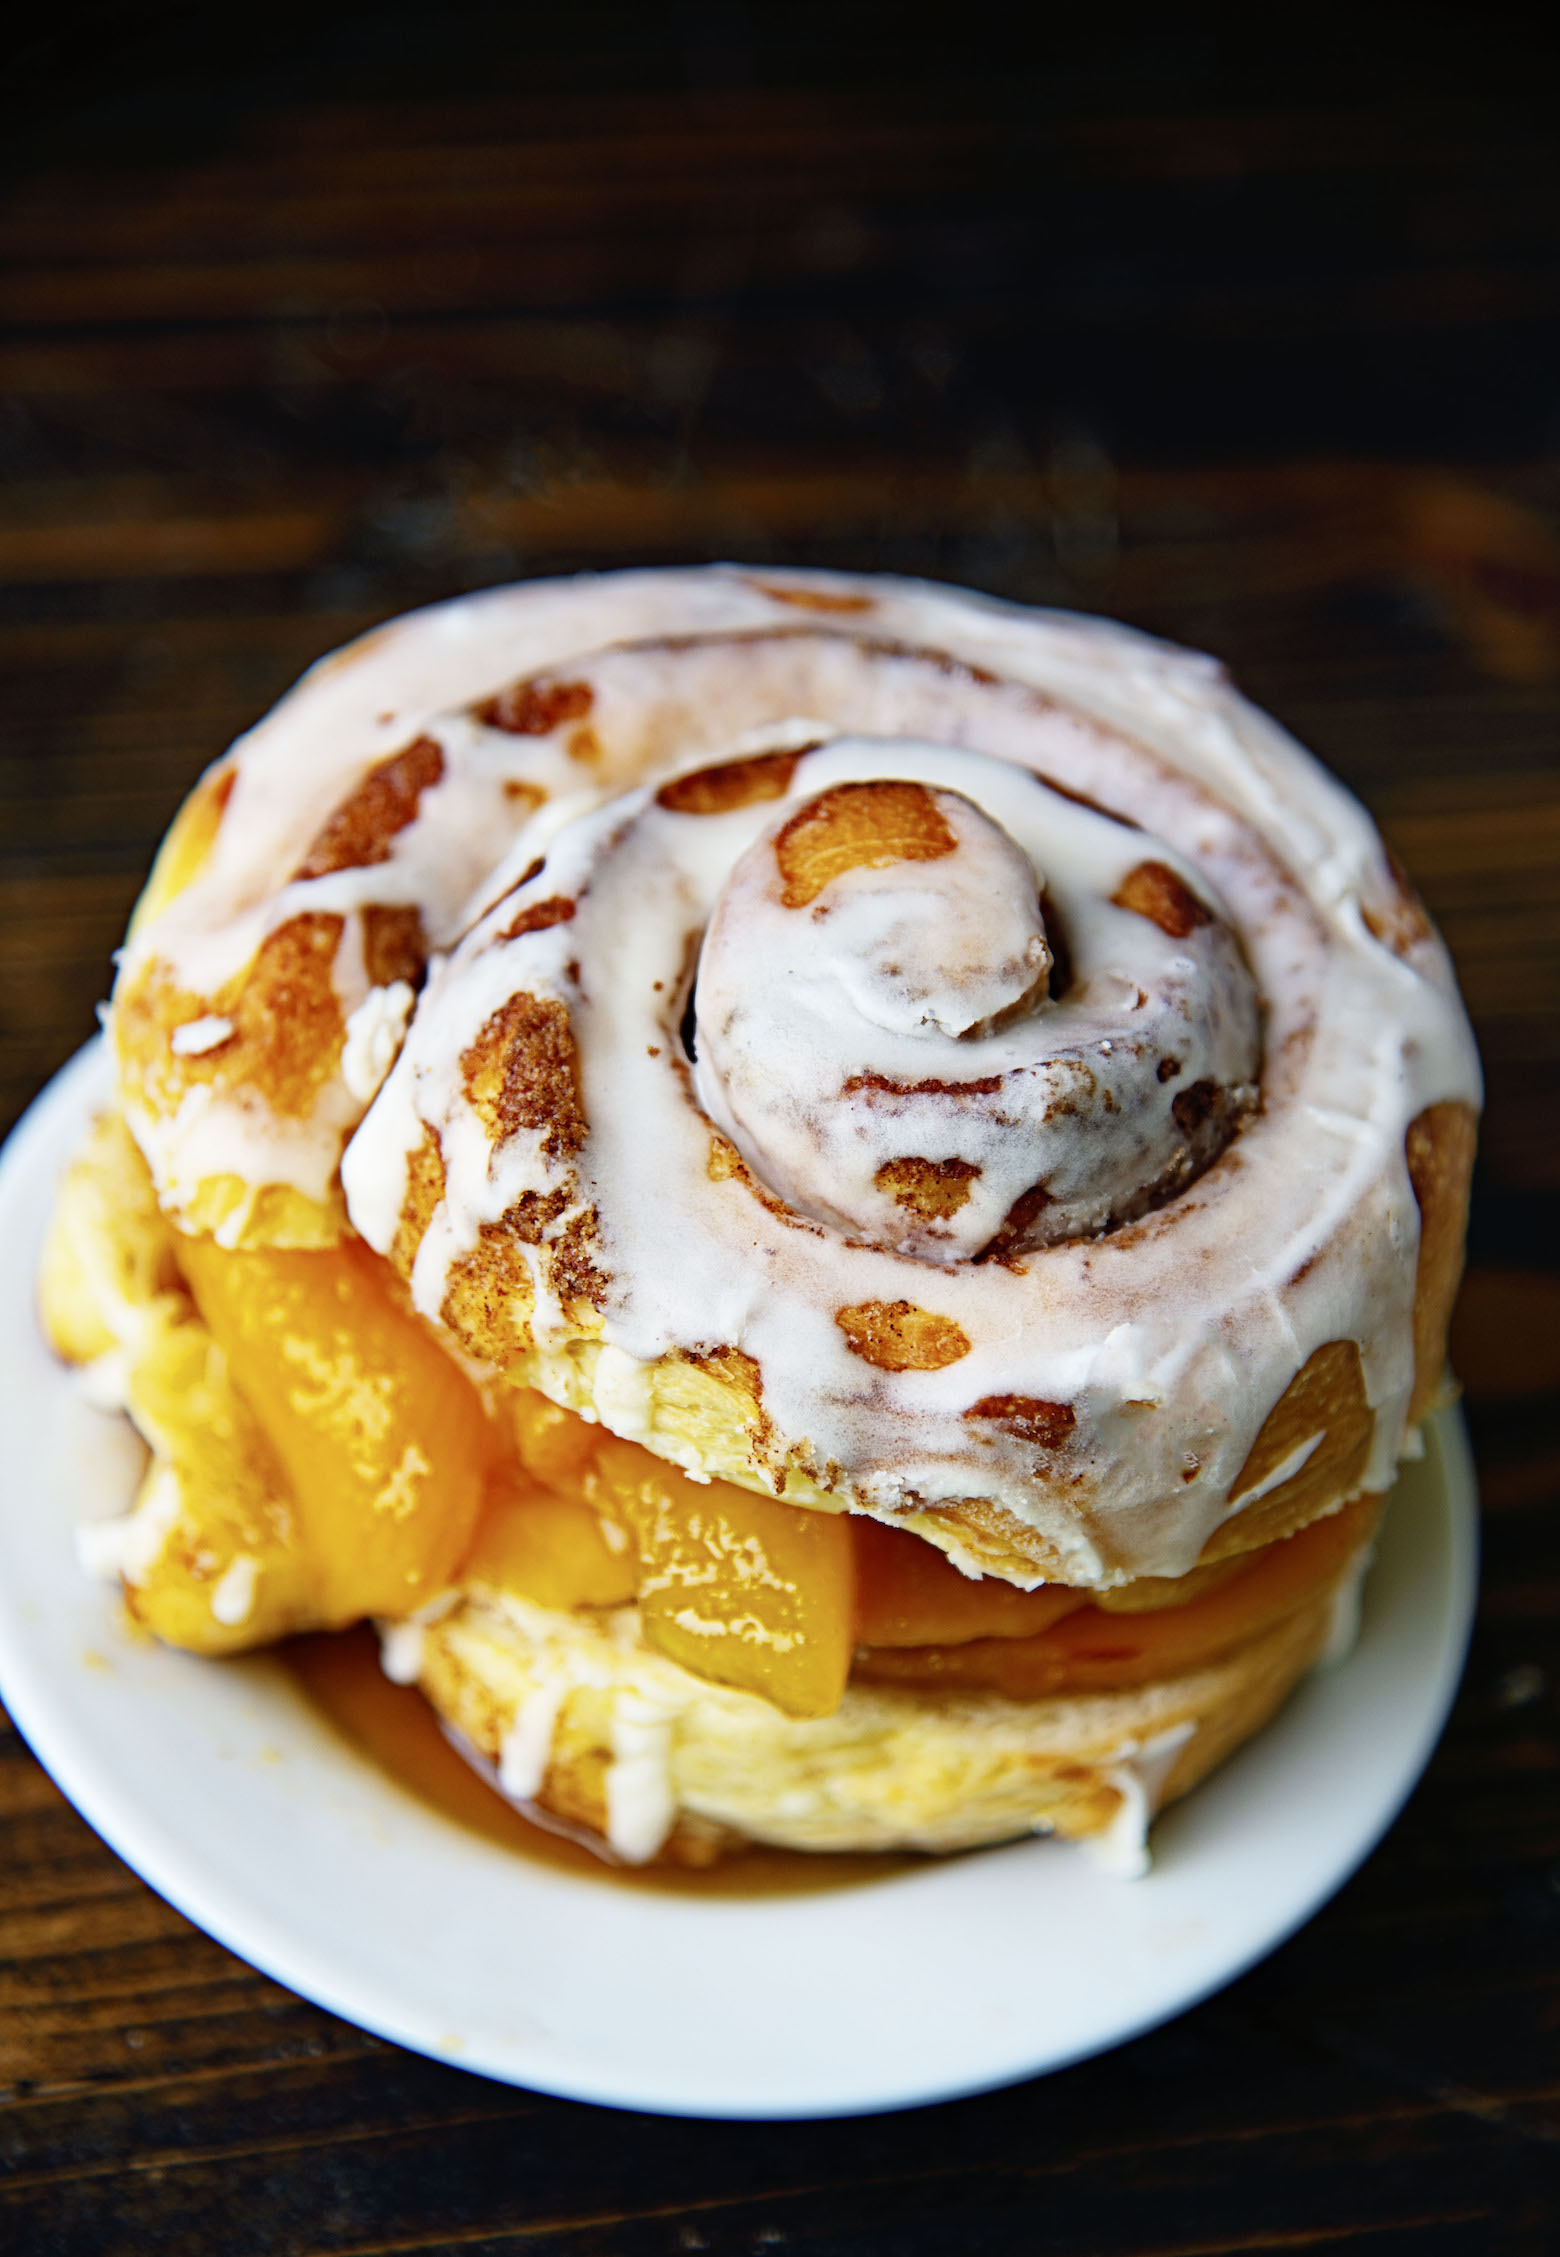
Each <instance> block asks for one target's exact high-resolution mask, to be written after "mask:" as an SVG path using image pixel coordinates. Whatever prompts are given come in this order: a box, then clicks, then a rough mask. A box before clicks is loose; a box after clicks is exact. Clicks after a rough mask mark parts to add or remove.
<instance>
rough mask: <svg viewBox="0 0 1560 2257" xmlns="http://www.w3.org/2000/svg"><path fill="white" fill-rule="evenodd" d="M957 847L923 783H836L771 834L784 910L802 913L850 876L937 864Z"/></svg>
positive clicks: (955, 840)
mask: <svg viewBox="0 0 1560 2257" xmlns="http://www.w3.org/2000/svg"><path fill="white" fill-rule="evenodd" d="M958 843H959V842H958V840H957V839H956V838H955V837H954V834H953V832H952V830H951V829H950V828H949V825H948V823H947V820H946V818H945V817H944V815H943V813H942V810H941V809H940V808H939V807H938V805H937V802H936V800H935V799H934V798H933V796H932V794H931V793H930V792H929V791H928V790H927V789H926V786H925V785H924V784H903V783H894V782H889V781H879V782H876V783H870V784H836V785H835V786H834V788H833V789H832V790H831V791H826V792H821V793H820V794H819V796H818V797H817V798H816V799H813V800H809V801H808V803H807V805H806V806H805V807H802V808H799V809H798V810H797V812H796V813H795V814H794V815H793V816H792V817H791V820H790V821H789V822H788V823H787V824H786V825H785V826H784V828H783V829H782V830H781V831H780V832H779V833H778V834H777V835H776V838H775V860H776V862H777V863H778V864H779V865H780V876H781V879H782V881H783V885H782V890H781V895H780V898H781V900H782V901H783V902H784V903H785V905H786V907H787V909H805V908H807V907H808V905H809V904H810V903H812V902H814V901H816V900H817V898H818V896H819V894H820V893H822V891H823V889H824V887H825V886H827V885H829V884H831V883H832V882H833V880H834V879H836V878H839V877H843V876H844V874H845V872H846V871H847V870H886V869H890V868H891V867H892V866H893V864H894V863H896V862H938V861H941V859H942V857H943V856H944V855H946V854H952V853H953V851H954V849H955V848H956V847H957V845H958Z"/></svg>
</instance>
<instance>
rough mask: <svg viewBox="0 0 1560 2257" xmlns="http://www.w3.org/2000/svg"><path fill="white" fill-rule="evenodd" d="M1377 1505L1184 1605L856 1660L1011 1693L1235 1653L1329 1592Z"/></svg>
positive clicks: (1035, 1695)
mask: <svg viewBox="0 0 1560 2257" xmlns="http://www.w3.org/2000/svg"><path fill="white" fill-rule="evenodd" d="M1380 1510H1381V1499H1380V1497H1377V1496H1372V1495H1369V1494H1367V1495H1364V1496H1360V1497H1356V1498H1355V1500H1354V1502H1353V1503H1352V1504H1350V1505H1345V1506H1344V1508H1343V1510H1342V1511H1341V1512H1337V1513H1333V1514H1331V1515H1329V1516H1328V1518H1326V1519H1325V1520H1316V1521H1313V1522H1312V1523H1311V1525H1310V1527H1309V1528H1303V1529H1301V1531H1300V1533H1299V1534H1298V1535H1296V1536H1290V1537H1286V1538H1285V1539H1284V1540H1283V1541H1282V1542H1280V1543H1276V1544H1271V1545H1269V1546H1268V1547H1267V1549H1266V1550H1265V1551H1263V1552H1261V1553H1260V1554H1258V1556H1257V1557H1256V1558H1255V1559H1254V1560H1253V1561H1252V1562H1251V1565H1250V1566H1249V1567H1245V1568H1243V1569H1242V1571H1241V1572H1240V1574H1238V1575H1234V1576H1231V1577H1230V1578H1229V1579H1228V1580H1227V1581H1225V1582H1222V1583H1220V1584H1219V1585H1218V1586H1217V1587H1216V1588H1215V1589H1214V1590H1211V1591H1206V1592H1205V1593H1204V1595H1203V1596H1202V1597H1201V1598H1199V1599H1193V1600H1191V1601H1190V1603H1189V1604H1188V1605H1186V1606H1182V1607H1161V1608H1157V1609H1155V1610H1153V1611H1151V1612H1148V1613H1142V1614H1115V1613H1107V1612H1106V1611H1105V1609H1104V1608H1103V1607H1096V1606H1084V1607H1080V1608H1079V1609H1078V1610H1077V1611H1076V1612H1075V1613H1071V1614H1068V1615H1067V1616H1065V1617H1064V1619H1063V1620H1062V1621H1060V1622H1058V1623H1055V1624H1054V1625H1053V1626H1052V1627H1051V1628H1050V1629H1048V1630H1046V1631H1044V1632H1042V1633H1041V1635H1040V1636H1038V1637H1034V1638H991V1637H986V1638H980V1639H976V1640H974V1641H973V1642H971V1643H969V1644H967V1645H951V1644H947V1643H941V1644H936V1645H925V1646H920V1647H917V1648H914V1649H911V1650H903V1649H901V1650H898V1651H895V1650H893V1649H888V1650H883V1651H876V1652H869V1653H867V1654H865V1655H862V1656H860V1657H859V1658H858V1661H857V1665H856V1671H857V1675H858V1676H860V1677H863V1678H866V1679H869V1680H873V1679H876V1680H879V1681H883V1680H891V1681H892V1682H894V1683H896V1684H910V1685H920V1686H924V1687H927V1688H931V1687H946V1688H948V1689H950V1690H952V1689H959V1690H975V1689H980V1690H985V1691H990V1692H994V1693H1006V1694H1007V1695H1008V1696H1009V1697H1010V1698H1011V1699H1013V1700H1041V1699H1046V1698H1049V1697H1050V1696H1052V1695H1055V1694H1062V1693H1098V1692H1109V1691H1113V1690H1115V1689H1117V1688H1119V1687H1122V1686H1127V1685H1147V1684H1151V1683H1152V1682H1153V1681H1154V1680H1155V1679H1156V1678H1159V1677H1174V1676H1177V1675H1179V1674H1180V1673H1181V1672H1182V1671H1183V1670H1188V1669H1198V1668H1201V1667H1202V1666H1203V1664H1204V1663H1207V1662H1212V1661H1217V1660H1219V1659H1220V1657H1221V1656H1222V1655H1224V1654H1227V1653H1231V1652H1233V1651H1234V1649H1235V1648H1236V1647H1237V1646H1241V1645H1244V1644H1245V1643H1246V1642H1247V1641H1248V1640H1249V1639H1252V1638H1255V1637H1258V1636H1260V1635H1261V1633H1262V1632H1263V1631H1264V1630H1267V1629H1269V1628H1271V1627H1272V1625H1273V1624H1275V1623H1277V1622H1279V1621H1281V1620H1282V1619H1283V1617H1284V1616H1285V1615H1287V1614H1291V1613H1293V1612H1294V1610H1295V1609H1296V1608H1297V1607H1300V1606H1303V1605H1304V1604H1305V1603H1306V1602H1307V1600H1309V1599H1311V1598H1314V1597H1315V1596H1316V1595H1317V1594H1319V1593H1320V1592H1322V1591H1324V1590H1325V1589H1326V1588H1327V1586H1328V1584H1329V1583H1332V1582H1333V1581H1335V1580H1336V1578H1337V1577H1338V1576H1339V1575H1340V1574H1341V1573H1342V1572H1343V1569H1344V1567H1345V1566H1346V1565H1347V1563H1348V1561H1349V1558H1350V1556H1351V1554H1353V1553H1354V1552H1355V1551H1356V1550H1357V1549H1358V1548H1359V1546H1360V1545H1361V1544H1363V1543H1364V1542H1365V1541H1366V1539H1367V1538H1368V1537H1369V1535H1370V1533H1371V1531H1372V1529H1373V1528H1374V1527H1375V1524H1376V1518H1377V1515H1378V1514H1379V1513H1380Z"/></svg>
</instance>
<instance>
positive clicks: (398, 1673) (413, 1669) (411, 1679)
mask: <svg viewBox="0 0 1560 2257" xmlns="http://www.w3.org/2000/svg"><path fill="white" fill-rule="evenodd" d="M426 1644H427V1634H426V1632H425V1630H424V1628H423V1625H422V1624H421V1623H420V1622H417V1621H410V1622H392V1623H389V1624H382V1625H381V1627H380V1632H379V1666H380V1668H381V1669H382V1670H383V1671H384V1673H385V1675H386V1676H387V1677H388V1678H389V1680H390V1682H391V1684H392V1685H415V1684H416V1682H417V1680H418V1678H419V1677H420V1676H421V1675H422V1665H423V1652H424V1649H425V1647H426Z"/></svg>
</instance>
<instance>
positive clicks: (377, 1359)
mask: <svg viewBox="0 0 1560 2257" xmlns="http://www.w3.org/2000/svg"><path fill="white" fill-rule="evenodd" d="M178 1258H179V1266H180V1268H181V1269H182V1270H183V1272H184V1275H185V1277H186V1278H187V1280H188V1282H189V1287H190V1290H191V1292H192V1293H193V1294H194V1296H195V1301H196V1304H197V1306H198V1308H199V1310H200V1313H201V1315H202V1316H203V1317H204V1319H205V1321H206V1323H207V1324H208V1325H209V1326H210V1328H211V1331H212V1333H213V1334H214V1335H215V1337H216V1340H217V1343H218V1345H219V1346H220V1347H221V1349H222V1351H223V1353H224V1354H225V1355H226V1357H227V1359H228V1361H229V1364H230V1365H231V1367H232V1372H233V1379H234V1384H235V1386H236V1387H237V1388H238V1389H239V1391H240V1392H241V1393H242V1394H243V1395H244V1396H245V1397H246V1398H247V1400H248V1402H249V1404H250V1406H251V1408H252V1409H253V1410H254V1412H255V1414H256V1416H257V1418H258V1419H259V1422H260V1425H261V1427H262V1429H263V1431H264V1432H265V1434H266V1435H267V1437H268V1438H269V1440H270V1442H271V1445H272V1447H273V1449H274V1450H275V1452H276V1455H277V1458H278V1459H279V1461H280V1463H281V1466H282V1469H283V1471H284V1472H285V1474H286V1476H287V1479H288V1484H289V1487H290V1488H291V1491H292V1495H293V1501H294V1504H295V1506H296V1509H297V1514H298V1520H299V1524H300V1532H301V1535H302V1538H303V1542H304V1546H305V1549H306V1551H307V1554H308V1557H309V1560H310V1563H311V1568H312V1572H313V1574H314V1576H315V1577H316V1579H317V1583H318V1595H319V1612H320V1618H321V1619H322V1620H323V1621H325V1622H330V1623H338V1624H340V1623H347V1622H352V1621H355V1620H356V1619H357V1617H358V1616H360V1615H364V1614H405V1613H407V1612H408V1611H409V1610H410V1609H411V1608H413V1607H416V1606H418V1605H420V1604H421V1603H422V1601H423V1600H425V1599H427V1598H430V1597H431V1596H432V1595H433V1594H434V1593H435V1592H437V1591H439V1590H441V1589H443V1588H444V1586H445V1585H446V1584H447V1583H448V1582H449V1580H450V1577H451V1575H452V1573H453V1571H454V1569H455V1567H456V1565H457V1563H458V1562H459V1560H460V1558H461V1556H462V1554H463V1553H464V1552H465V1551H466V1550H467V1548H468V1546H469V1544H470V1542H471V1537H472V1531H473V1529H474V1528H475V1526H476V1523H477V1518H478V1515H479V1514H480V1512H481V1510H482V1504H483V1498H484V1493H485V1489H486V1483H487V1476H488V1469H489V1465H490V1462H491V1459H492V1440H491V1433H490V1428H489V1425H488V1419H487V1415H486V1412H485V1411H484V1409H483V1406H482V1399H481V1397H480V1396H479V1395H478V1393H477V1391H476V1389H475V1388H474V1387H473V1386H472V1384H471V1382H470V1380H469V1379H467V1377H466V1375H465V1373H464V1372H462V1371H461V1370H460V1369H459V1367H458V1366H457V1365H456V1364H454V1363H453V1362H452V1361H451V1360H450V1358H449V1356H448V1355H446V1353H445V1352H444V1350H443V1349H442V1348H441V1347H439V1345H438V1344H437V1342H436V1341H434V1340H433V1339H432V1338H431V1337H430V1335H429V1334H428V1333H427V1332H426V1331H425V1330H424V1329H423V1327H422V1325H421V1324H420V1323H419V1322H418V1320H417V1318H416V1317H415V1316H413V1315H412V1314H411V1312H410V1310H408V1309H407V1308H405V1307H404V1306H403V1305H402V1304H401V1303H400V1302H399V1301H398V1300H397V1299H396V1298H395V1297H394V1295H393V1293H392V1291H391V1273H390V1272H389V1271H387V1269H386V1268H385V1265H384V1264H383V1263H382V1262H381V1261H380V1260H379V1258H378V1256H377V1255H374V1254H371V1253H370V1252H369V1251H368V1249H367V1248H366V1247H364V1246H359V1245H356V1244H347V1245H343V1246H339V1247H335V1248H332V1249H330V1250H328V1251H322V1252H313V1251H311V1252H298V1251H287V1252H282V1251H277V1250H274V1249H269V1250H264V1251H258V1250H257V1251H230V1250H229V1249H227V1248H225V1247H221V1246H218V1245H217V1244H216V1243H215V1241H214V1240H212V1239H209V1238H186V1239H181V1240H180V1242H179V1257H178Z"/></svg>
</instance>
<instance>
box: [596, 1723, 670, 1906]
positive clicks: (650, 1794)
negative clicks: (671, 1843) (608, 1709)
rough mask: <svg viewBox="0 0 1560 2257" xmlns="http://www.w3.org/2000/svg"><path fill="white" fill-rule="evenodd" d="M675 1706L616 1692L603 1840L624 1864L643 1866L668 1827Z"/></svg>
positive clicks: (668, 1829) (668, 1830) (656, 1847)
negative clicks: (605, 1830)
mask: <svg viewBox="0 0 1560 2257" xmlns="http://www.w3.org/2000/svg"><path fill="white" fill-rule="evenodd" d="M674 1721H675V1710H671V1709H668V1708H666V1707H663V1706H662V1705H661V1703H660V1702H658V1701H655V1700H653V1699H647V1698H646V1696H645V1695H644V1694H642V1693H637V1692H622V1693H619V1694H618V1695H617V1697H616V1699H615V1700H614V1702H613V1704H612V1762H611V1764H610V1766H609V1767H608V1770H607V1840H608V1841H609V1842H610V1843H611V1845H612V1847H613V1848H614V1849H615V1850H616V1851H617V1853H618V1856H619V1857H621V1858H622V1859H623V1860H624V1861H625V1863H627V1864H629V1865H643V1864H645V1863H646V1862H647V1860H648V1859H650V1858H652V1857H654V1855H655V1853H656V1851H657V1850H658V1849H659V1848H660V1847H661V1845H662V1843H663V1842H664V1841H665V1840H666V1837H667V1835H668V1834H669V1833H670V1832H671V1830H672V1823H673V1821H674V1820H675V1818H676V1816H677V1795H676V1790H675V1789H674V1787H673V1785H672V1732H673V1724H674Z"/></svg>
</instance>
